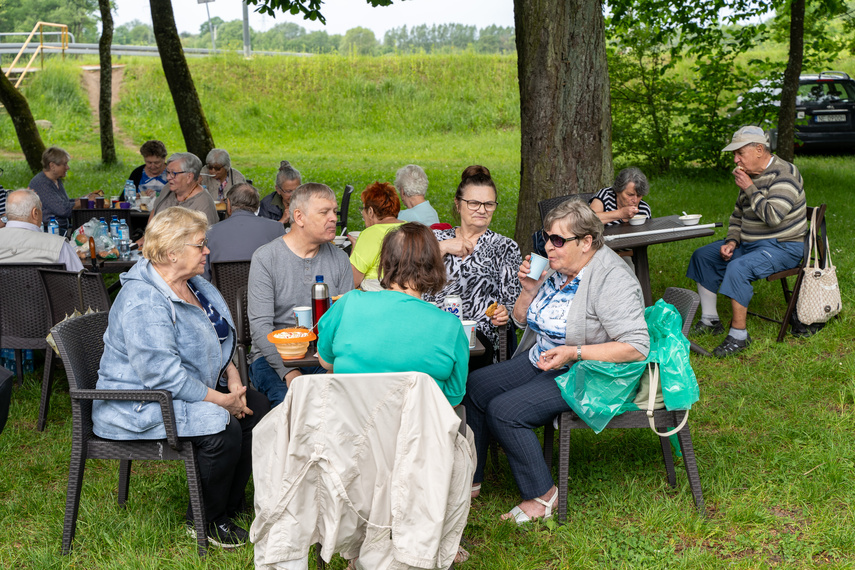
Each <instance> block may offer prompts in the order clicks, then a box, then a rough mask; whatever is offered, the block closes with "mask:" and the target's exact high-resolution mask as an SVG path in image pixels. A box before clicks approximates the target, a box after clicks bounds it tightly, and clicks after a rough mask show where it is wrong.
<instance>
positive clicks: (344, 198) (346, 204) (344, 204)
mask: <svg viewBox="0 0 855 570" xmlns="http://www.w3.org/2000/svg"><path fill="white" fill-rule="evenodd" d="M351 194H353V186H351V185H350V184H348V185H347V186H345V187H344V192H343V193H342V195H341V208H339V209H338V221H337V222H336V223H335V225H336V226H337V227H339V228H346V227H347V211H348V210H349V209H350V195H351Z"/></svg>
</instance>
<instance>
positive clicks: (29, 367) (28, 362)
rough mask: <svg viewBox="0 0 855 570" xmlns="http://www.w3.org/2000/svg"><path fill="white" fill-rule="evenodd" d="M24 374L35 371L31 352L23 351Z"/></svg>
mask: <svg viewBox="0 0 855 570" xmlns="http://www.w3.org/2000/svg"><path fill="white" fill-rule="evenodd" d="M23 353H24V374H27V373H28V372H33V371H35V363H34V362H33V351H32V350H24V351H23Z"/></svg>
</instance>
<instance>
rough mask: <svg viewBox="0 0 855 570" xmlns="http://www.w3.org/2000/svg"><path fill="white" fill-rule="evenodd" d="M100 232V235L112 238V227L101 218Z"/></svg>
mask: <svg viewBox="0 0 855 570" xmlns="http://www.w3.org/2000/svg"><path fill="white" fill-rule="evenodd" d="M99 231H100V233H99V235H102V236H106V237H110V225H109V224H108V223H107V220H105V219H104V218H101V229H100V230H99Z"/></svg>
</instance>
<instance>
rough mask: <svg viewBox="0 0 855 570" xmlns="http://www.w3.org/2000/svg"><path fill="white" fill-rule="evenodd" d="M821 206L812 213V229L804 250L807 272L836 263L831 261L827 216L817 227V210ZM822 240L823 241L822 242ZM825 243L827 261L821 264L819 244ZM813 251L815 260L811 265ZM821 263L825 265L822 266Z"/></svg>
mask: <svg viewBox="0 0 855 570" xmlns="http://www.w3.org/2000/svg"><path fill="white" fill-rule="evenodd" d="M818 209H819V208H818V207H817V208H814V209H813V211H812V212H811V215H810V231H809V232H808V241H807V243H806V244H805V252H804V262H805V264H804V269H805V272H807V271H808V270H810V269H813V270H817V269H827V268H828V267H833V266H834V265H833V264H832V263H831V249H830V248H829V247H828V233H827V230H826V227H825V217H823V219H822V223H821V224H819V227H816V211H817V210H818ZM820 240H822V242H820ZM820 243H823V244H824V245H825V263H824V264H821V263H820V259H819V244H820ZM811 253H813V258H814V262H813V265H811V262H810V256H811ZM820 265H823V266H822V267H820Z"/></svg>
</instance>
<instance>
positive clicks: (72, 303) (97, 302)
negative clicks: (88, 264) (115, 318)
mask: <svg viewBox="0 0 855 570" xmlns="http://www.w3.org/2000/svg"><path fill="white" fill-rule="evenodd" d="M39 278H40V280H41V282H42V289H43V290H44V293H45V301H46V302H47V306H48V313H49V314H50V325H51V326H53V325H55V324H57V323H58V322H60V321H61V320H62V319H64V318H65V317H66V316H71V315H72V314H74V311H75V310H77V311H79V312H80V313H81V314H82V313H85V312H86V310H87V309H90V308H91V309H92V310H93V311H109V310H110V296H109V295H108V294H107V287H106V286H105V285H104V280H103V279H102V278H101V275H100V274H99V273H87V272H86V270H85V269H84V270H81V271H79V272H77V273H75V272H73V271H61V270H57V269H41V268H40V269H39ZM52 391H53V375H50V376H47V375H46V376H45V377H44V379H43V380H42V399H41V403H40V404H39V421H38V424H37V428H38V430H39V431H42V430H44V429H45V423H46V422H47V413H48V406H49V404H50V395H51V392H52Z"/></svg>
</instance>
